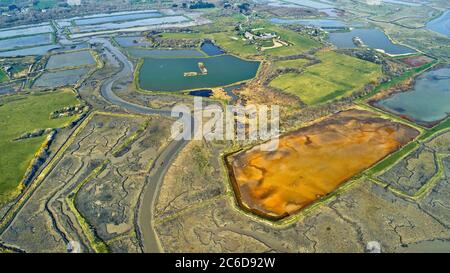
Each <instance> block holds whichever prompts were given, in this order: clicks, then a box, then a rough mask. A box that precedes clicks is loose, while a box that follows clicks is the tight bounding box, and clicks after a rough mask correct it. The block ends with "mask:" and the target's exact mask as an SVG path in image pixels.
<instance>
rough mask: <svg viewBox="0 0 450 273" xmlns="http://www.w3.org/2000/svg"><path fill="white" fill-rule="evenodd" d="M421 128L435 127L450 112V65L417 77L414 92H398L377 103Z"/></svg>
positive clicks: (378, 105)
mask: <svg viewBox="0 0 450 273" xmlns="http://www.w3.org/2000/svg"><path fill="white" fill-rule="evenodd" d="M375 105H376V106H377V107H380V108H383V109H386V110H387V111H389V112H392V113H394V114H397V115H401V116H405V117H407V118H408V119H412V120H414V121H416V122H417V123H419V124H422V125H432V124H434V123H436V122H438V121H439V120H442V119H444V118H446V117H447V115H448V114H449V113H450V65H449V66H445V67H441V68H439V69H435V70H431V71H427V72H425V73H423V74H422V75H420V76H419V77H417V79H416V81H415V83H414V87H413V89H412V90H411V91H407V92H402V93H396V94H393V95H392V96H390V97H388V98H386V99H383V100H380V101H378V102H376V103H375Z"/></svg>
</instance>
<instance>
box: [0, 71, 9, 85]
mask: <svg viewBox="0 0 450 273" xmlns="http://www.w3.org/2000/svg"><path fill="white" fill-rule="evenodd" d="M6 81H8V76H7V75H6V73H5V71H3V70H2V69H1V68H0V83H2V82H6Z"/></svg>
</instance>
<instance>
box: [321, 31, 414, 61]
mask: <svg viewBox="0 0 450 273" xmlns="http://www.w3.org/2000/svg"><path fill="white" fill-rule="evenodd" d="M354 37H359V38H361V40H362V41H363V42H364V44H365V45H367V46H368V47H370V48H374V49H381V50H384V52H386V53H388V54H392V55H397V54H410V53H414V52H415V51H414V50H413V49H411V48H409V47H406V46H403V45H399V44H394V43H392V41H391V40H389V38H388V37H387V36H386V34H384V32H383V31H381V30H379V29H373V28H356V29H353V30H351V31H347V32H332V33H329V38H328V40H329V42H331V43H332V44H334V45H335V46H336V47H338V48H356V45H355V44H354V43H353V38H354Z"/></svg>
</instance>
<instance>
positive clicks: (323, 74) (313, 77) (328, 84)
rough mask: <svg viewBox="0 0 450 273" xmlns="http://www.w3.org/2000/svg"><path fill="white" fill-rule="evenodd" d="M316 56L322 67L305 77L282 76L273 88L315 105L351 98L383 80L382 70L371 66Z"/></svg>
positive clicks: (329, 54) (335, 55)
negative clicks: (379, 79)
mask: <svg viewBox="0 0 450 273" xmlns="http://www.w3.org/2000/svg"><path fill="white" fill-rule="evenodd" d="M316 56H317V57H318V58H319V59H320V60H321V62H320V63H319V64H315V65H312V66H309V67H307V68H306V69H305V71H304V72H303V73H301V74H297V73H286V74H282V75H280V76H278V77H277V78H275V79H274V80H273V81H271V82H270V86H271V87H274V88H277V89H280V90H283V91H285V92H288V93H291V94H294V95H296V96H298V97H299V98H300V99H301V100H302V101H303V102H305V103H306V104H310V105H312V104H318V103H324V102H327V101H330V100H334V99H337V98H340V97H343V96H347V95H350V94H351V93H353V92H354V91H356V90H359V89H362V88H363V87H364V86H365V85H366V84H368V83H376V82H377V80H378V78H379V77H380V76H381V67H380V66H379V65H377V64H374V63H371V62H367V61H363V60H360V59H357V58H354V57H350V56H347V55H344V54H339V53H336V52H333V51H321V52H318V53H317V54H316Z"/></svg>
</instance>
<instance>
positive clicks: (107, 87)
mask: <svg viewBox="0 0 450 273" xmlns="http://www.w3.org/2000/svg"><path fill="white" fill-rule="evenodd" d="M91 42H95V43H101V44H103V46H104V47H106V48H108V49H109V50H110V51H111V53H112V54H114V55H115V56H116V57H117V59H118V60H119V62H120V63H121V66H122V69H121V70H120V71H119V72H118V73H116V74H115V75H113V76H112V77H111V78H110V79H108V80H106V81H105V82H104V83H103V85H102V86H101V89H100V92H101V95H102V96H103V97H104V98H105V99H106V100H107V101H109V102H110V103H112V104H115V105H118V106H120V107H122V108H124V109H127V110H128V111H130V112H135V113H139V114H157V115H163V116H170V114H171V112H170V111H167V110H161V109H153V108H149V107H145V106H142V105H137V104H134V103H131V102H128V101H126V100H124V99H122V98H120V97H119V96H117V95H116V94H115V93H114V91H113V90H112V87H113V85H114V84H115V83H116V82H117V81H118V80H120V79H124V78H125V79H130V78H133V64H132V63H131V62H130V61H129V60H128V58H127V57H126V56H125V55H124V54H123V53H122V52H121V51H120V50H119V49H118V48H116V47H114V46H113V45H112V44H111V42H110V41H109V40H107V39H103V38H93V39H91ZM187 142H188V141H186V140H179V141H175V140H173V141H171V142H170V143H169V144H168V146H167V147H166V148H165V149H164V151H163V152H162V153H161V154H160V155H159V156H158V158H157V159H156V160H155V162H154V163H153V166H152V168H151V170H150V175H149V176H148V178H147V179H148V180H147V185H146V187H145V188H144V191H143V193H142V196H141V202H140V204H139V207H138V213H137V223H138V227H139V231H140V235H141V241H142V242H141V243H142V245H143V247H144V251H145V252H161V247H160V245H159V241H158V237H157V235H156V232H155V229H154V225H153V209H154V206H155V201H156V199H157V197H158V194H159V189H160V187H161V183H162V182H163V178H164V176H165V174H166V172H167V170H168V169H169V166H170V164H171V162H172V161H173V160H174V159H175V157H176V155H177V154H178V152H179V151H180V150H181V149H183V147H184V146H185V145H186V144H187Z"/></svg>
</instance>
